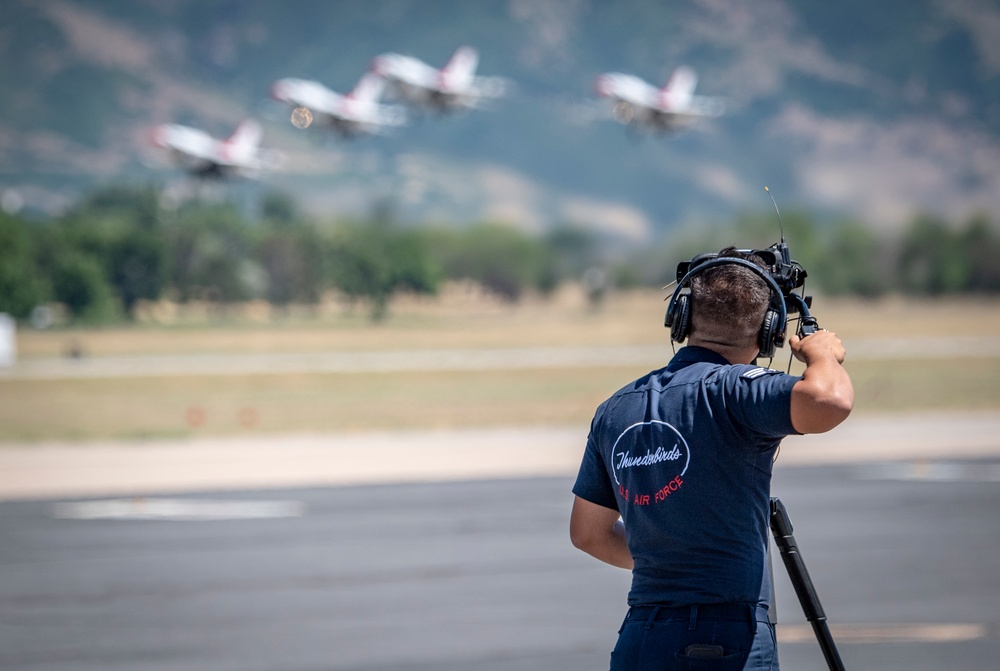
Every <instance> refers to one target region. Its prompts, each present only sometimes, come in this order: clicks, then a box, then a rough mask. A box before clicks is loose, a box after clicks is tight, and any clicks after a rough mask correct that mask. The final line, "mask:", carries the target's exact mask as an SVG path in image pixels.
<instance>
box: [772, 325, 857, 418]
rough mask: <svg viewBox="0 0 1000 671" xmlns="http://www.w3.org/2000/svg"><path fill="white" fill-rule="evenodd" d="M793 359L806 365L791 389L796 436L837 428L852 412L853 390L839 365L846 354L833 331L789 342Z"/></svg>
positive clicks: (817, 332) (844, 371)
mask: <svg viewBox="0 0 1000 671" xmlns="http://www.w3.org/2000/svg"><path fill="white" fill-rule="evenodd" d="M788 344H789V346H790V347H791V348H792V353H793V354H794V355H795V358H796V359H798V360H799V361H802V362H803V363H805V365H806V369H805V372H803V373H802V379H801V380H799V381H798V382H796V383H795V386H794V387H792V407H791V414H792V426H794V427H795V430H796V431H798V432H799V433H823V432H824V431H829V430H830V429H832V428H833V427H835V426H837V425H838V424H840V423H841V422H843V421H844V420H845V419H847V416H848V415H849V414H851V410H852V409H853V408H854V386H853V385H852V384H851V378H850V376H849V375H848V374H847V371H846V370H844V367H843V366H842V365H841V364H842V363H844V357H845V356H846V352H845V350H844V344H843V343H842V342H840V338H838V337H837V334H836V333H833V332H832V331H826V330H822V331H816V332H815V333H813V334H811V335H808V336H806V337H805V338H800V337H799V336H797V335H796V336H792V337H791V338H790V339H789V340H788Z"/></svg>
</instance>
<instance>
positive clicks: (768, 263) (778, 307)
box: [664, 236, 819, 359]
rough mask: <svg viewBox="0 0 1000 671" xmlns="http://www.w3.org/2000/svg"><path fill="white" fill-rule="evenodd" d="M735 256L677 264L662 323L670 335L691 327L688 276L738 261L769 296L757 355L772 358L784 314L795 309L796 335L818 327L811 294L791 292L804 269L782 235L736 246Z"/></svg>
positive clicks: (683, 334)
mask: <svg viewBox="0 0 1000 671" xmlns="http://www.w3.org/2000/svg"><path fill="white" fill-rule="evenodd" d="M735 252H736V253H737V254H739V256H720V255H719V254H718V253H707V254H698V255H696V256H695V257H693V258H692V259H691V260H690V261H681V262H680V263H678V264H677V287H676V288H675V289H674V293H673V295H672V296H671V298H670V304H669V305H668V306H667V313H666V315H665V317H664V326H666V327H667V328H669V329H670V339H671V340H673V341H674V342H682V341H683V340H684V339H685V338H687V336H688V334H689V333H690V330H691V299H690V291H691V280H692V279H693V278H694V277H695V276H697V275H699V274H701V273H703V272H705V271H707V270H709V269H711V268H716V267H719V266H722V265H738V266H742V267H744V268H747V269H748V270H750V271H752V272H753V273H755V274H756V275H757V276H759V277H760V278H761V279H762V280H764V282H765V283H766V284H767V286H768V288H769V289H770V292H771V299H770V303H769V305H768V308H767V310H766V312H765V314H764V320H763V322H762V324H761V327H760V332H759V334H758V338H757V345H758V349H759V354H758V357H763V358H767V359H770V358H773V357H774V351H775V349H776V348H778V347H782V346H784V343H785V328H786V323H787V321H788V317H789V315H791V314H794V313H799V315H800V318H799V328H798V334H799V336H800V337H804V336H807V335H809V334H811V333H815V332H816V331H817V330H818V329H819V327H818V325H817V323H816V319H815V318H814V317H813V316H812V315H811V314H810V313H809V308H810V307H811V306H812V296H805V297H802V296H800V295H799V294H798V293H796V292H795V290H796V289H798V288H800V287H802V286H804V284H805V279H806V276H807V275H808V273H807V272H806V269H805V268H803V267H802V265H801V264H800V263H799V262H798V261H794V260H792V258H791V252H790V251H789V249H788V245H787V244H786V243H785V239H784V236H782V239H781V242H777V243H775V244H773V245H771V246H770V247H767V248H766V249H737V250H735Z"/></svg>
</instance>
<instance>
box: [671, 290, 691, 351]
mask: <svg viewBox="0 0 1000 671" xmlns="http://www.w3.org/2000/svg"><path fill="white" fill-rule="evenodd" d="M690 330H691V297H690V296H689V295H688V294H681V295H680V296H678V297H677V301H676V302H675V303H674V309H673V310H672V311H671V313H670V339H671V340H673V341H674V342H683V341H684V339H685V338H687V335H688V331H690Z"/></svg>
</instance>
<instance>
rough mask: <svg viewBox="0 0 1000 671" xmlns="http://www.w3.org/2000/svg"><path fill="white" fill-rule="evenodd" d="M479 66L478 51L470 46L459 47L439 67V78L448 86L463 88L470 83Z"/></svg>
mask: <svg viewBox="0 0 1000 671" xmlns="http://www.w3.org/2000/svg"><path fill="white" fill-rule="evenodd" d="M478 66H479V52H477V51H476V50H475V49H473V48H472V47H459V48H458V49H457V50H456V51H455V53H454V54H453V55H452V57H451V59H449V61H448V63H447V64H446V65H445V66H444V68H442V69H441V80H442V82H443V83H444V84H445V85H446V86H447V87H449V88H463V87H467V86H469V85H470V84H472V81H473V79H475V76H476V68H477V67H478Z"/></svg>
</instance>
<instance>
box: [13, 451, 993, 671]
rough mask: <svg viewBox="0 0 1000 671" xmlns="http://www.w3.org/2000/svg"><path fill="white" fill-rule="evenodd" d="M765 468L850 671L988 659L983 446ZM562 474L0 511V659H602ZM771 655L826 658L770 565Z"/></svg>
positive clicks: (557, 664) (593, 595) (301, 665)
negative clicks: (955, 454)
mask: <svg viewBox="0 0 1000 671" xmlns="http://www.w3.org/2000/svg"><path fill="white" fill-rule="evenodd" d="M941 448H942V449H941V452H940V454H941V456H940V457H938V458H936V459H920V460H916V461H908V460H905V459H904V460H896V461H886V462H880V461H868V462H867V463H838V464H824V465H795V464H794V462H793V463H792V464H791V465H787V464H783V463H782V461H781V460H780V459H779V462H778V467H777V472H776V477H775V481H774V488H773V493H774V495H776V496H779V497H780V498H781V499H782V501H783V502H784V503H785V504H786V506H787V509H788V512H789V515H790V518H791V520H792V522H793V524H794V525H795V536H796V538H797V539H798V541H799V546H800V548H801V550H802V553H803V556H804V558H805V561H806V564H807V566H808V568H809V571H810V573H811V575H812V578H813V581H814V583H815V585H816V588H817V591H818V594H819V596H820V599H821V600H822V604H823V606H824V608H825V610H826V613H827V615H828V616H829V620H830V622H831V626H832V629H833V634H834V639H835V640H836V641H837V645H838V647H839V650H840V653H841V655H842V657H843V660H844V662H845V665H846V667H847V668H848V669H881V670H894V669H899V670H903V669H906V670H907V671H923V670H927V671H930V670H934V671H939V670H940V669H951V670H958V669H970V670H971V669H976V670H981V669H990V668H997V664H998V662H997V660H998V659H1000V607H998V605H997V600H998V596H1000V572H998V571H997V557H998V556H1000V515H998V514H997V511H998V510H1000V457H996V456H991V457H986V458H980V459H973V460H954V459H951V460H949V459H948V458H947V456H945V455H947V445H946V444H942V445H941ZM571 482H572V478H571V477H569V476H558V477H520V478H515V479H495V480H474V481H473V480H468V481H461V480H458V481H448V482H415V483H408V484H398V483H397V484H393V483H381V484H370V485H354V486H330V487H309V488H285V489H253V490H232V489H230V490H227V491H214V492H213V491H202V492H192V491H185V492H180V493H177V494H175V495H170V494H168V493H161V494H158V495H156V496H145V497H143V496H131V497H123V498H115V497H90V498H88V499H37V498H36V499H31V500H9V501H5V502H2V503H0V539H2V542H0V668H2V669H5V670H9V671H15V670H16V671H21V670H24V671H29V670H30V671H56V670H59V671H62V670H66V671H70V670H72V671H89V670H97V669H101V670H102V671H108V670H116V669H121V670H125V669H128V670H129V671H166V670H171V671H181V670H189V669H190V670H192V671H193V670H198V671H208V670H212V671H228V670H233V671H236V670H239V671H251V670H257V669H260V670H274V671H279V670H280V671H307V670H308V671H314V670H316V671H319V670H326V669H329V670H340V669H352V670H358V671H360V670H371V671H375V670H389V669H403V670H410V671H425V670H426V671H430V670H432V669H433V670H437V671H442V670H444V671H447V670H458V669H463V670H471V671H515V670H516V671H532V670H536V669H537V670H539V671H540V670H542V669H544V670H546V671H561V670H566V671H569V670H573V671H579V670H581V669H601V668H607V660H608V655H609V652H610V649H611V647H612V645H613V643H614V639H615V632H616V630H617V628H618V625H619V622H620V619H621V617H622V615H623V614H624V610H625V596H626V591H627V589H628V582H629V581H628V575H627V573H626V572H623V571H620V570H617V569H613V568H611V567H607V566H604V565H602V564H600V563H598V562H596V561H595V560H592V559H591V558H589V557H587V556H586V555H583V554H582V553H580V552H578V551H576V550H575V549H573V548H572V546H571V545H570V543H569V539H568V533H567V525H568V515H569V506H570V500H571V494H570V486H571ZM775 573H776V577H777V579H778V584H777V594H778V617H779V620H780V621H781V625H780V629H779V631H780V633H779V650H780V656H781V662H782V667H783V668H784V669H786V671H789V670H798V671H809V670H813V669H816V670H822V669H825V668H827V667H826V665H825V663H824V661H823V658H822V656H821V654H820V650H819V646H818V645H817V643H816V641H815V638H813V637H812V634H811V630H810V629H809V628H808V626H807V625H806V623H805V621H804V618H803V616H802V611H801V608H800V607H799V605H798V603H797V601H796V600H795V597H794V594H793V591H792V588H791V586H790V584H789V583H788V581H787V577H786V574H785V572H784V569H783V566H782V565H781V563H780V561H778V560H777V557H776V558H775Z"/></svg>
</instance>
